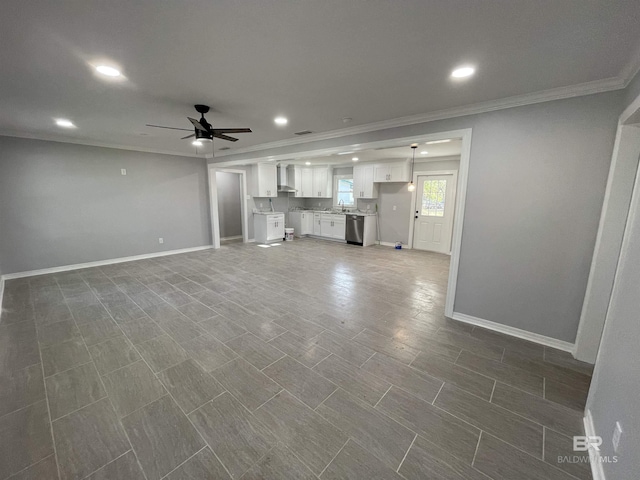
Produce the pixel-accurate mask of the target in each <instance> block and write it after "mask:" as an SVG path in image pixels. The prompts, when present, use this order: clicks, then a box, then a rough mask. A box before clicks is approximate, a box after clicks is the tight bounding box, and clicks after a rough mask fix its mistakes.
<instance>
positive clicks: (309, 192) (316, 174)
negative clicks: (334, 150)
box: [289, 165, 333, 198]
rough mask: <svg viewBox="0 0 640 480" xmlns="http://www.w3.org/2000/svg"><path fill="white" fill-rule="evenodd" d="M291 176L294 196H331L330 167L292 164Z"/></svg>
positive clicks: (331, 178)
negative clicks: (294, 191) (294, 190)
mask: <svg viewBox="0 0 640 480" xmlns="http://www.w3.org/2000/svg"><path fill="white" fill-rule="evenodd" d="M289 168H291V169H293V172H292V173H293V175H292V178H293V179H294V185H292V186H293V188H295V189H296V193H295V196H296V197H302V198H331V196H332V192H333V185H332V183H333V182H332V180H333V177H332V169H331V167H299V166H297V165H294V166H292V167H289Z"/></svg>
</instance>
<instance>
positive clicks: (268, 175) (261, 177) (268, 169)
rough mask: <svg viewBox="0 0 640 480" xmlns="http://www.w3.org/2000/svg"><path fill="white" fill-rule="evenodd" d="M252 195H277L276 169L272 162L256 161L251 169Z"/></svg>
mask: <svg viewBox="0 0 640 480" xmlns="http://www.w3.org/2000/svg"><path fill="white" fill-rule="evenodd" d="M251 177H252V181H251V183H252V185H253V188H252V192H253V196H254V197H259V198H263V197H277V196H278V169H277V167H276V166H275V165H274V164H272V163H258V164H257V165H254V166H253V168H252V170H251Z"/></svg>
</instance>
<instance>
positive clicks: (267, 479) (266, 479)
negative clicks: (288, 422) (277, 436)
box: [242, 443, 318, 480]
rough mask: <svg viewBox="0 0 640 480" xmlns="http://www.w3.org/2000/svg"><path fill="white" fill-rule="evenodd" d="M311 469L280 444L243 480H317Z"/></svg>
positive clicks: (245, 475)
mask: <svg viewBox="0 0 640 480" xmlns="http://www.w3.org/2000/svg"><path fill="white" fill-rule="evenodd" d="M317 478H318V477H316V476H315V475H314V474H313V472H311V470H309V467H307V466H306V465H305V464H304V463H302V462H301V461H300V460H299V459H298V457H296V456H295V455H294V454H293V452H291V450H289V449H288V448H287V447H285V446H284V445H282V444H281V443H278V444H277V445H276V446H275V447H273V448H272V449H271V450H270V451H269V453H267V454H266V455H265V456H264V457H262V459H261V460H260V461H259V462H258V463H256V464H255V465H254V466H253V467H252V468H251V469H250V470H249V471H248V472H247V473H245V474H244V475H243V476H242V480H316V479H317Z"/></svg>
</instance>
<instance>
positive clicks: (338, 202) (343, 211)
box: [338, 200, 344, 212]
mask: <svg viewBox="0 0 640 480" xmlns="http://www.w3.org/2000/svg"><path fill="white" fill-rule="evenodd" d="M340 202H342V211H343V212H344V200H340ZM340 202H338V206H340Z"/></svg>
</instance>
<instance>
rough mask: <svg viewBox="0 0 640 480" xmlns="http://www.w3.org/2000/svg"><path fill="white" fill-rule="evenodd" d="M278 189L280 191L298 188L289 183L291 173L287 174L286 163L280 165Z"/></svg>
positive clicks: (291, 190)
mask: <svg viewBox="0 0 640 480" xmlns="http://www.w3.org/2000/svg"><path fill="white" fill-rule="evenodd" d="M278 191H279V192H295V191H296V189H295V188H293V187H292V186H291V185H289V175H288V174H287V167H286V165H281V166H278Z"/></svg>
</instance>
